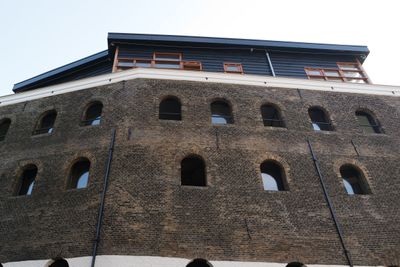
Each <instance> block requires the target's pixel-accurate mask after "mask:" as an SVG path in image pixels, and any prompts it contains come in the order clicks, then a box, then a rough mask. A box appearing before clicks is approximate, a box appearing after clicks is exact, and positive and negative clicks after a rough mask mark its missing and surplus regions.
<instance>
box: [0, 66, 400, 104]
mask: <svg viewBox="0 0 400 267" xmlns="http://www.w3.org/2000/svg"><path fill="white" fill-rule="evenodd" d="M138 78H145V79H162V80H181V81H195V82H206V83H226V84H241V85H252V86H262V87H274V88H291V89H304V90H317V91H330V92H343V93H356V94H369V95H384V96H394V97H398V96H400V86H390V85H373V84H353V83H340V82H328V81H314V80H307V79H295V78H283V77H271V76H262V75H250V74H228V73H219V72H205V71H187V70H167V69H152V68H136V69H130V70H126V71H121V72H115V73H109V74H103V75H99V76H94V77H90V78H85V79H80V80H76V81H71V82H66V83H62V84H57V85H52V86H48V87H43V88H38V89H34V90H31V91H26V92H22V93H17V94H13V95H6V96H2V97H0V106H6V105H12V104H16V103H21V102H25V101H31V100H35V99H39V98H44V97H49V96H53V95H59V94H65V93H69V92H73V91H78V90H84V89H88V88H92V87H96V86H102V85H108V84H113V83H117V82H121V81H128V80H133V79H138Z"/></svg>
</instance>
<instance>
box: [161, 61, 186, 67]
mask: <svg viewBox="0 0 400 267" xmlns="http://www.w3.org/2000/svg"><path fill="white" fill-rule="evenodd" d="M155 67H156V68H159V69H179V68H180V67H181V66H180V64H179V62H178V63H173V62H166V63H163V62H162V61H157V62H156V64H155Z"/></svg>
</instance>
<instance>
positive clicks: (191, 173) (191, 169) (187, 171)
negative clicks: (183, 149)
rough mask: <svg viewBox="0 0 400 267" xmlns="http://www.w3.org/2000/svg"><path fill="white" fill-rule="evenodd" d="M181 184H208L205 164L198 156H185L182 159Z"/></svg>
mask: <svg viewBox="0 0 400 267" xmlns="http://www.w3.org/2000/svg"><path fill="white" fill-rule="evenodd" d="M181 184H182V185H192V186H206V185H207V181H206V172H205V164H204V161H203V160H202V159H200V158H199V157H196V156H190V157H187V158H184V159H183V160H182V161H181Z"/></svg>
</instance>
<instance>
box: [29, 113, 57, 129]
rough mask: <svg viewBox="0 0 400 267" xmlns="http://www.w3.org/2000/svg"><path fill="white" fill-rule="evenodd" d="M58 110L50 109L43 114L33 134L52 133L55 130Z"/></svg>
mask: <svg viewBox="0 0 400 267" xmlns="http://www.w3.org/2000/svg"><path fill="white" fill-rule="evenodd" d="M56 118H57V112H56V111H54V110H53V111H50V112H46V113H45V114H44V115H43V116H41V118H40V120H39V122H38V124H37V125H36V129H35V130H34V131H33V134H34V135H36V134H46V133H48V134H50V133H52V132H53V127H54V123H55V122H56Z"/></svg>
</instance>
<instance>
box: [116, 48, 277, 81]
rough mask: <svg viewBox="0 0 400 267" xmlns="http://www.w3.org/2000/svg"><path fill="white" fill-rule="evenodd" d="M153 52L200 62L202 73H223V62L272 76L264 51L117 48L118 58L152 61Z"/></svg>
mask: <svg viewBox="0 0 400 267" xmlns="http://www.w3.org/2000/svg"><path fill="white" fill-rule="evenodd" d="M154 52H168V53H182V60H185V61H200V62H201V63H202V66H203V70H204V71H214V72H224V65H223V63H224V62H234V63H242V65H243V70H244V72H245V73H251V74H259V75H272V74H271V69H270V67H269V65H268V61H267V57H266V55H265V51H262V50H253V51H252V50H251V49H249V48H248V49H245V48H243V49H216V48H189V47H162V46H131V45H121V46H119V51H118V55H119V56H118V57H119V58H146V59H152V58H153V53H154Z"/></svg>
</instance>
